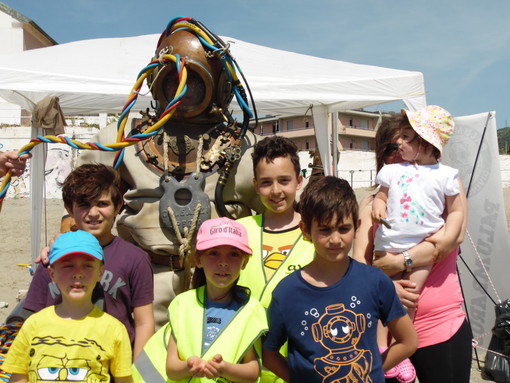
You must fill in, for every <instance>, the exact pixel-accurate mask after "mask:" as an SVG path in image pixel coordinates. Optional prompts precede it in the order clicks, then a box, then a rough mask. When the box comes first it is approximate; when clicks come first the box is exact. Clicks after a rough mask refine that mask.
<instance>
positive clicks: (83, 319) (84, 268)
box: [2, 230, 132, 382]
mask: <svg viewBox="0 0 510 383" xmlns="http://www.w3.org/2000/svg"><path fill="white" fill-rule="evenodd" d="M49 260H50V266H49V269H48V270H49V272H50V275H51V279H52V280H53V281H54V282H55V283H56V284H57V286H58V288H59V289H60V291H61V293H62V303H59V304H57V305H54V306H50V307H47V308H45V309H43V310H41V311H39V312H37V313H35V314H33V315H31V316H30V317H29V318H28V319H27V320H26V321H25V323H24V324H23V327H22V328H21V330H20V332H19V334H18V336H17V337H16V339H15V340H14V342H13V344H12V346H11V348H10V350H9V353H8V354H7V357H6V359H5V362H4V364H3V365H2V369H4V370H5V371H6V372H9V373H11V374H12V376H11V380H10V381H11V382H39V381H46V380H65V381H71V380H72V381H77V382H85V381H102V382H103V381H104V382H109V381H110V377H111V376H113V377H114V379H115V382H131V381H132V378H131V359H132V358H131V345H130V341H129V337H128V334H127V331H126V328H125V326H124V325H123V324H122V323H121V322H119V321H118V320H117V319H115V318H114V317H112V316H111V315H109V314H106V313H105V312H103V311H101V310H100V309H99V308H98V307H97V306H95V305H94V304H93V303H92V292H93V291H94V287H95V286H96V284H97V283H98V282H99V281H100V280H101V275H102V274H103V271H104V264H103V249H102V247H101V245H100V244H99V242H98V240H97V239H96V238H95V237H94V236H93V235H92V234H90V233H88V232H85V231H81V230H78V231H75V232H67V233H64V234H62V235H60V236H59V237H58V238H57V239H56V240H55V242H54V244H53V246H52V248H51V250H50V255H49Z"/></svg>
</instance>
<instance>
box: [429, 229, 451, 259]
mask: <svg viewBox="0 0 510 383" xmlns="http://www.w3.org/2000/svg"><path fill="white" fill-rule="evenodd" d="M443 233H444V232H443V231H442V230H440V231H438V232H436V233H434V234H432V235H431V236H429V237H427V238H425V241H427V242H430V243H432V244H433V245H434V251H433V252H432V256H433V257H434V263H436V262H440V261H442V260H443V259H445V258H446V257H447V256H448V254H450V253H451V252H452V251H453V250H454V249H455V248H456V247H457V244H456V243H452V242H451V241H448V240H447V238H446V237H445V235H444V234H443Z"/></svg>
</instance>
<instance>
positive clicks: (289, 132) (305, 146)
mask: <svg viewBox="0 0 510 383" xmlns="http://www.w3.org/2000/svg"><path fill="white" fill-rule="evenodd" d="M332 116H334V114H332V115H330V119H329V124H330V126H331V125H332V121H331V119H332ZM380 120H381V114H380V113H378V112H367V111H364V110H349V111H345V112H339V113H338V149H339V150H360V151H373V150H374V149H375V143H374V138H375V132H376V130H377V128H378V126H379V124H380ZM255 133H257V134H259V135H261V136H268V135H273V134H276V135H281V136H284V137H287V138H289V139H291V140H292V141H293V142H294V143H295V144H296V146H297V147H298V149H299V150H311V151H313V150H315V149H316V147H317V142H316V140H315V127H314V122H313V117H312V116H286V117H282V116H273V117H264V118H260V119H259V125H258V126H257V128H256V129H255Z"/></svg>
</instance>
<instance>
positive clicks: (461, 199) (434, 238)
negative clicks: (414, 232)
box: [425, 178, 468, 262]
mask: <svg viewBox="0 0 510 383" xmlns="http://www.w3.org/2000/svg"><path fill="white" fill-rule="evenodd" d="M458 181H459V194H458V199H457V200H456V201H455V202H456V203H457V204H459V205H460V206H459V205H456V206H454V207H452V209H457V208H460V209H461V211H462V223H461V227H460V232H459V234H458V236H457V238H456V243H455V245H454V246H453V248H455V247H456V246H458V245H460V244H461V243H462V242H463V241H464V235H465V233H466V228H467V218H468V203H467V197H466V193H465V190H464V185H463V184H462V181H461V180H460V178H458ZM447 203H448V201H447ZM448 211H449V210H448ZM446 220H448V216H447V217H446ZM441 235H442V231H441V230H440V231H438V232H437V233H434V234H433V235H431V236H430V237H428V238H426V239H425V241H427V242H431V243H433V244H434V245H435V249H434V254H433V256H434V259H435V261H436V262H439V261H441V260H443V259H444V258H445V257H446V256H447V255H448V254H450V252H451V251H452V250H453V249H452V250H450V251H448V249H444V250H443V251H441V249H440V246H439V247H438V246H437V242H438V238H440V237H441Z"/></svg>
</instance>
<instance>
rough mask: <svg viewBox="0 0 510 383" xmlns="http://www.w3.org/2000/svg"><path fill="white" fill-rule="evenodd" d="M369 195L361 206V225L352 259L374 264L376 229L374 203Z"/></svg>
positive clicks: (357, 231)
mask: <svg viewBox="0 0 510 383" xmlns="http://www.w3.org/2000/svg"><path fill="white" fill-rule="evenodd" d="M373 200H374V196H373V195H372V194H371V195H368V196H366V197H365V198H363V200H362V201H361V202H360V204H359V220H360V222H359V225H358V229H357V230H356V237H355V240H354V244H353V248H352V257H353V258H354V259H355V260H357V261H358V262H361V263H366V264H368V265H371V264H372V259H373V257H374V255H373V246H374V227H373V222H372V201H373Z"/></svg>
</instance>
